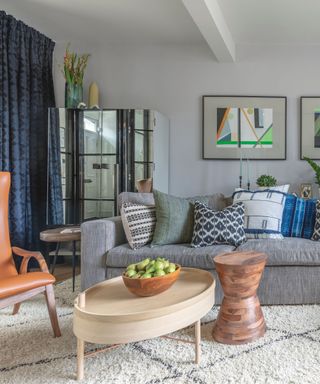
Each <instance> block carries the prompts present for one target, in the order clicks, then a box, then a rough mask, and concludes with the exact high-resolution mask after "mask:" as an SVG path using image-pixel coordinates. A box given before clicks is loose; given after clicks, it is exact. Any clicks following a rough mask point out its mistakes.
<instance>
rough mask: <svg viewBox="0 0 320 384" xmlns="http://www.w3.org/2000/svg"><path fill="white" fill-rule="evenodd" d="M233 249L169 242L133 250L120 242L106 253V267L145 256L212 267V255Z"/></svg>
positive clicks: (185, 265)
mask: <svg viewBox="0 0 320 384" xmlns="http://www.w3.org/2000/svg"><path fill="white" fill-rule="evenodd" d="M233 250H235V247H233V246H231V245H213V246H210V247H205V248H191V247H190V245H189V244H171V245H162V246H159V247H152V248H151V247H149V246H145V247H142V248H140V249H139V250H136V251H134V250H133V249H131V248H130V247H129V245H128V244H122V245H119V246H118V247H115V248H113V249H111V250H110V251H109V252H108V253H107V267H117V268H119V267H120V268H123V267H126V266H127V265H129V264H132V263H137V262H138V261H140V260H142V259H145V258H146V257H151V258H156V257H158V256H160V257H165V258H167V259H169V260H170V261H172V262H173V263H177V264H180V265H182V266H183V267H193V268H202V269H213V268H214V264H213V260H212V259H213V257H214V256H217V255H220V254H222V253H228V252H232V251H233Z"/></svg>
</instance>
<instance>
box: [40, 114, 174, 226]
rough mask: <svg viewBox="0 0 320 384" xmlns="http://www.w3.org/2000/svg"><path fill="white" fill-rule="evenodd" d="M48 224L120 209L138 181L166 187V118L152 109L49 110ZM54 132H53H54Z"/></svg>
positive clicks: (106, 214)
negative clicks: (121, 200)
mask: <svg viewBox="0 0 320 384" xmlns="http://www.w3.org/2000/svg"><path fill="white" fill-rule="evenodd" d="M49 122H50V124H49V138H50V140H49V151H48V156H49V159H48V163H49V166H48V168H49V175H48V199H47V202H48V206H50V210H49V209H48V211H50V212H53V214H52V215H51V217H49V218H47V224H48V225H66V224H80V223H82V222H83V221H84V220H88V219H94V218H102V217H110V216H114V215H116V214H117V213H118V201H117V199H118V195H119V193H120V192H123V191H129V192H130V191H131V192H134V191H135V188H136V184H137V181H138V180H141V179H151V178H152V179H153V185H154V186H155V187H156V188H158V189H159V190H161V191H163V192H168V183H169V176H168V175H169V152H168V150H169V149H168V148H169V120H168V119H167V118H166V117H165V116H163V115H161V114H160V113H159V112H156V111H152V110H134V109H118V110H107V109H104V110H87V109H84V110H79V109H64V108H59V109H58V108H51V109H50V110H49ZM54 133H55V134H54Z"/></svg>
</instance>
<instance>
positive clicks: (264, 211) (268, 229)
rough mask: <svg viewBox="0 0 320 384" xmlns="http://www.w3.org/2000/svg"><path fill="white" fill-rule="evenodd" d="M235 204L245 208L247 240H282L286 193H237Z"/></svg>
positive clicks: (272, 191) (241, 191)
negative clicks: (241, 204) (242, 205)
mask: <svg viewBox="0 0 320 384" xmlns="http://www.w3.org/2000/svg"><path fill="white" fill-rule="evenodd" d="M233 202H234V203H238V202H242V203H243V204H244V206H245V219H244V230H245V232H246V235H247V239H252V238H254V239H261V238H263V239H264V238H272V239H282V238H283V236H282V234H281V224H282V214H283V209H284V205H285V202H286V193H284V192H280V191H275V190H271V189H270V190H263V191H254V192H251V191H245V190H240V191H236V192H235V193H234V194H233Z"/></svg>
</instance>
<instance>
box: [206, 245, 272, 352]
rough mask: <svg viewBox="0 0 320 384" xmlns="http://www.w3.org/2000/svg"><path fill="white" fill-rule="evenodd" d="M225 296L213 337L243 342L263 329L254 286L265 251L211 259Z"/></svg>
mask: <svg viewBox="0 0 320 384" xmlns="http://www.w3.org/2000/svg"><path fill="white" fill-rule="evenodd" d="M213 260H214V263H215V266H216V271H217V273H218V276H219V279H220V282H221V285H222V289H223V292H224V298H223V301H222V304H221V307H220V311H219V315H218V318H217V320H216V322H215V324H214V327H213V332H212V335H213V338H214V339H215V340H216V341H218V342H219V343H223V344H245V343H248V342H251V341H254V340H256V339H258V338H259V337H261V336H263V335H264V333H265V330H266V324H265V320H264V316H263V313H262V310H261V307H260V302H259V298H258V296H257V289H258V287H259V283H260V280H261V276H262V273H263V270H264V267H265V265H266V262H267V255H266V254H264V253H259V252H255V251H251V252H235V253H229V254H224V255H219V256H216V257H215V258H214V259H213Z"/></svg>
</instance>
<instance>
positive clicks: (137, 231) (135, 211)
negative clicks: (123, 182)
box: [121, 203, 156, 249]
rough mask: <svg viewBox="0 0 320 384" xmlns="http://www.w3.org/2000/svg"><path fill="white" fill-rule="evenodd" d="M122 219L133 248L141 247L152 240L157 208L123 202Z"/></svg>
mask: <svg viewBox="0 0 320 384" xmlns="http://www.w3.org/2000/svg"><path fill="white" fill-rule="evenodd" d="M121 220H122V224H123V228H124V232H125V234H126V237H127V240H128V243H129V245H130V247H131V248H132V249H139V248H141V247H143V246H144V245H146V244H148V243H150V242H151V240H152V238H153V232H154V228H155V226H156V209H155V207H154V206H148V205H140V204H132V203H123V204H122V207H121Z"/></svg>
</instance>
